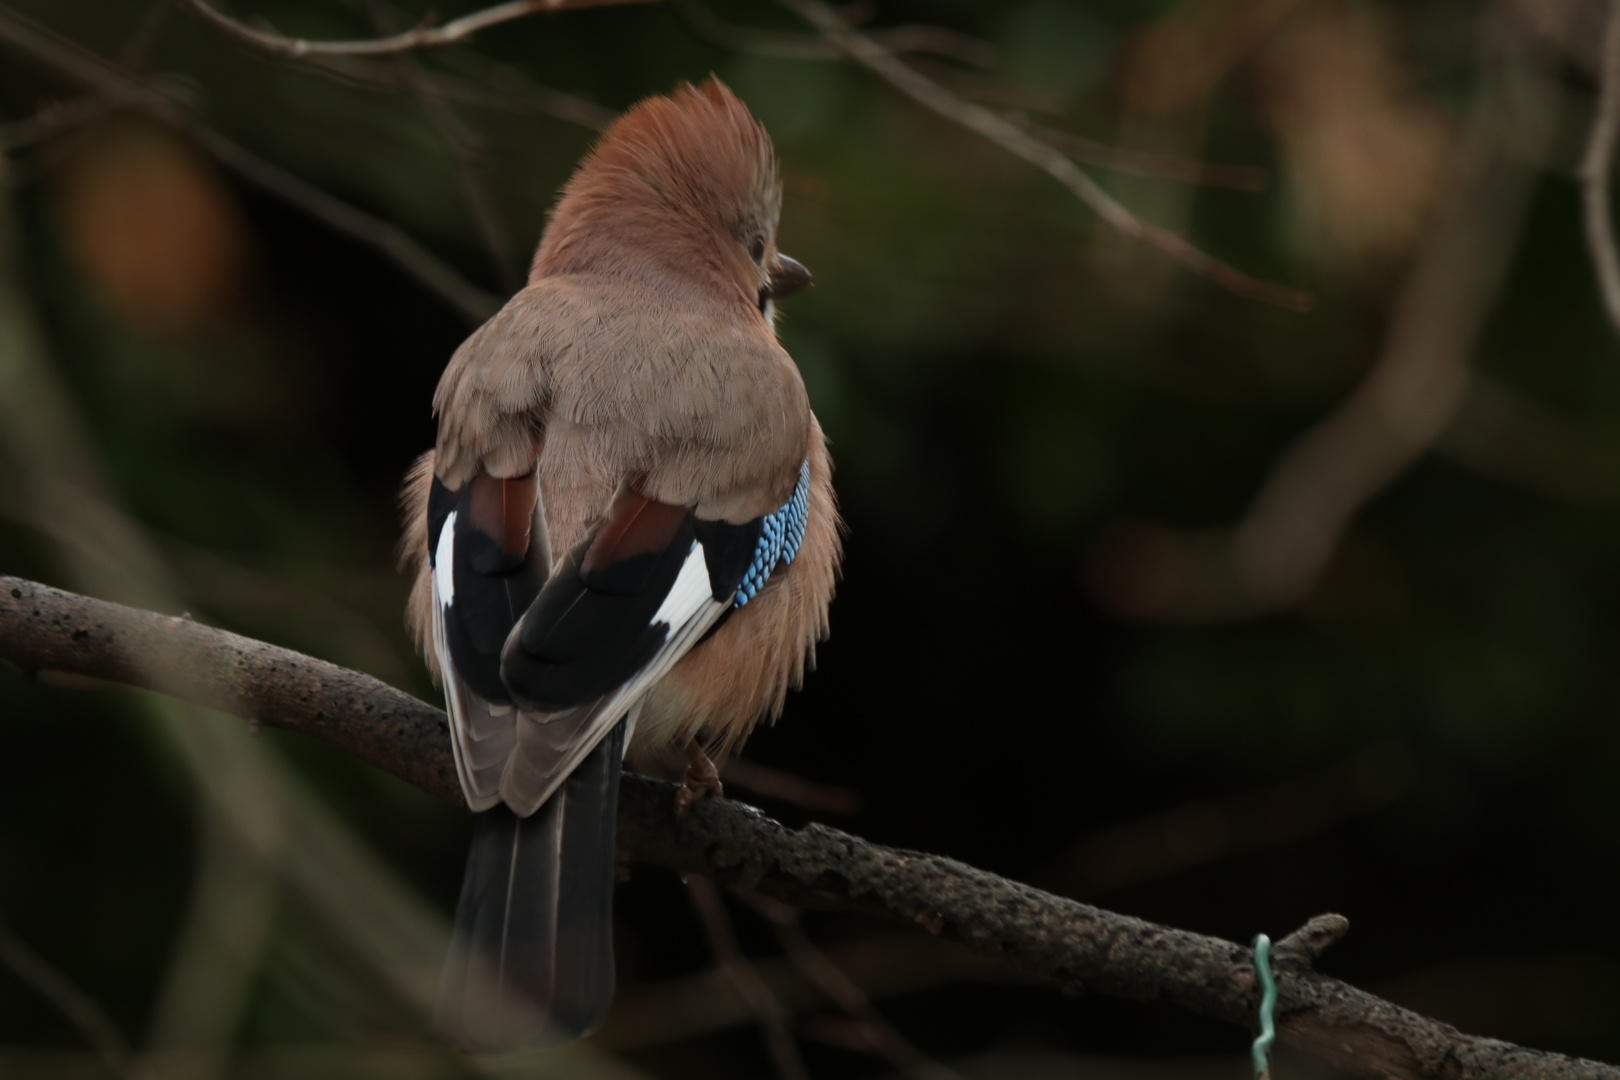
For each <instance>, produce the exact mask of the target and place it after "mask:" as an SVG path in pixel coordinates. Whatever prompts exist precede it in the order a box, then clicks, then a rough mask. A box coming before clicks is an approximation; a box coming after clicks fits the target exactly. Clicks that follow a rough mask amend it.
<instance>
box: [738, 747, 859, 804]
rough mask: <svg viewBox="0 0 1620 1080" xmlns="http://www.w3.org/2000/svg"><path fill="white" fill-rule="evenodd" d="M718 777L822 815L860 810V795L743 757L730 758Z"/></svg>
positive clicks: (847, 789) (747, 789)
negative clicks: (816, 811)
mask: <svg viewBox="0 0 1620 1080" xmlns="http://www.w3.org/2000/svg"><path fill="white" fill-rule="evenodd" d="M720 776H721V778H722V779H724V780H725V782H726V783H728V784H736V785H737V786H738V787H740V788H742V789H743V790H745V791H752V792H753V793H754V794H756V795H764V796H766V797H768V798H772V799H781V800H782V801H783V802H785V803H792V804H793V805H794V806H800V807H803V808H804V809H806V810H818V811H820V812H821V813H824V814H853V813H855V812H856V811H857V810H859V809H860V807H861V797H860V795H859V794H858V793H856V792H854V791H851V790H850V789H849V788H845V787H834V786H833V785H831V784H820V783H817V782H816V781H814V780H806V779H805V778H804V777H802V776H795V775H793V774H792V773H789V772H783V771H782V770H781V769H773V768H771V767H770V766H769V765H761V764H760V763H759V762H757V761H749V760H747V759H746V758H732V759H731V760H730V761H727V762H724V763H722V764H721V766H720Z"/></svg>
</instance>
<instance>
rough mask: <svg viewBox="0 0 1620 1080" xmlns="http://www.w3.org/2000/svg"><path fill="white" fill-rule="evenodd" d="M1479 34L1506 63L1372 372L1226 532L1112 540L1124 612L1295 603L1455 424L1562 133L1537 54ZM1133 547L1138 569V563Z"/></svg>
mask: <svg viewBox="0 0 1620 1080" xmlns="http://www.w3.org/2000/svg"><path fill="white" fill-rule="evenodd" d="M1486 42H1487V45H1488V46H1489V47H1488V48H1487V49H1486V50H1485V56H1484V57H1483V59H1484V61H1485V62H1486V64H1487V65H1488V66H1489V67H1491V68H1493V69H1500V71H1501V74H1500V75H1498V76H1493V77H1491V78H1490V80H1489V81H1488V82H1487V84H1486V87H1485V88H1484V89H1483V90H1482V91H1481V92H1480V93H1479V95H1478V96H1477V98H1476V100H1475V102H1474V104H1473V108H1472V116H1471V118H1470V121H1469V125H1468V133H1467V135H1466V137H1465V139H1464V141H1463V145H1462V146H1461V147H1460V150H1459V153H1458V154H1457V158H1458V163H1457V171H1456V178H1455V185H1454V191H1453V193H1452V196H1451V198H1450V199H1449V200H1448V201H1447V203H1446V205H1445V206H1444V207H1443V208H1441V210H1440V211H1439V212H1438V213H1437V214H1436V217H1435V221H1434V223H1433V225H1432V226H1431V227H1430V229H1429V232H1428V234H1427V236H1426V237H1425V238H1424V241H1423V243H1422V245H1421V246H1420V248H1419V251H1418V253H1417V256H1416V258H1415V260H1414V262H1413V264H1412V266H1411V269H1410V270H1408V272H1407V275H1406V279H1405V281H1404V282H1403V283H1402V286H1401V289H1400V292H1399V294H1398V295H1397V297H1396V299H1395V303H1394V310H1393V312H1392V316H1391V319H1390V326H1389V332H1388V337H1387V340H1386V341H1385V342H1384V345H1383V348H1382V350H1381V354H1380V355H1379V357H1378V360H1377V362H1376V363H1375V364H1374V365H1373V367H1372V370H1371V371H1370V372H1369V373H1368V375H1367V377H1366V378H1365V379H1364V380H1363V381H1362V382H1361V384H1360V385H1359V386H1357V387H1356V388H1355V389H1354V390H1353V391H1352V392H1351V394H1350V395H1349V396H1348V397H1347V398H1346V399H1345V401H1344V402H1343V403H1342V404H1341V405H1340V406H1339V407H1338V408H1337V409H1335V410H1334V411H1333V412H1332V413H1331V414H1329V415H1328V416H1327V417H1326V418H1324V419H1323V420H1322V421H1321V422H1319V423H1318V424H1317V425H1316V426H1315V427H1313V428H1311V429H1310V430H1308V431H1307V432H1305V433H1304V435H1302V436H1301V437H1300V438H1299V439H1298V440H1297V441H1296V442H1295V443H1294V444H1293V445H1292V446H1290V447H1289V448H1288V449H1287V450H1286V451H1285V452H1284V453H1283V454H1282V455H1281V456H1280V457H1279V458H1278V460H1277V462H1276V463H1275V464H1274V465H1273V466H1272V468H1271V471H1270V473H1269V475H1268V476H1267V477H1266V479H1265V481H1264V483H1263V484H1262V485H1261V487H1260V490H1259V491H1258V492H1257V493H1256V494H1255V497H1254V499H1253V501H1252V502H1251V503H1250V505H1249V507H1248V509H1247V510H1246V511H1245V514H1244V517H1243V519H1242V520H1241V521H1239V522H1238V523H1237V524H1236V525H1235V526H1234V527H1233V528H1232V529H1231V530H1230V531H1223V532H1219V533H1213V534H1207V535H1198V534H1182V533H1176V532H1173V531H1171V530H1168V529H1162V528H1159V527H1157V526H1146V527H1144V528H1142V529H1141V530H1140V533H1139V534H1138V535H1137V536H1135V537H1132V538H1129V539H1128V540H1127V542H1124V543H1121V544H1119V545H1118V547H1117V550H1115V551H1113V552H1109V551H1108V550H1107V545H1106V544H1105V545H1103V547H1102V548H1100V549H1099V552H1100V553H1099V558H1098V560H1097V565H1095V566H1094V568H1093V580H1094V585H1095V587H1096V588H1097V590H1098V592H1099V593H1100V594H1101V595H1102V598H1103V599H1104V601H1105V602H1106V603H1108V604H1109V605H1110V606H1112V607H1114V608H1115V609H1116V610H1117V611H1119V612H1120V613H1122V614H1126V615H1130V616H1132V617H1137V618H1144V619H1157V620H1163V621H1172V622H1204V621H1215V620H1224V619H1241V618H1249V617H1252V616H1255V615H1257V614H1261V613H1265V612H1270V611H1276V610H1280V609H1285V608H1288V607H1290V606H1292V605H1294V604H1297V603H1299V602H1300V601H1301V600H1303V599H1304V598H1305V597H1307V596H1308V595H1309V594H1310V592H1311V590H1312V589H1313V588H1314V587H1315V585H1316V583H1317V582H1318V581H1319V580H1320V578H1321V575H1322V573H1323V571H1324V570H1325V569H1326V568H1327V566H1328V565H1329V563H1330V561H1331V560H1332V558H1333V556H1334V553H1335V552H1336V551H1337V550H1338V548H1339V545H1340V541H1341V539H1342V537H1343V536H1344V533H1345V531H1346V530H1347V529H1348V528H1349V526H1350V524H1351V522H1353V521H1354V520H1355V518H1356V515H1358V514H1359V513H1360V512H1361V509H1362V507H1364V506H1365V505H1366V504H1367V503H1368V502H1369V501H1370V500H1372V499H1373V498H1374V497H1376V496H1377V495H1378V493H1379V492H1381V491H1383V490H1384V489H1385V488H1386V487H1387V486H1388V485H1389V484H1391V483H1392V482H1393V481H1394V480H1395V479H1396V478H1397V477H1399V476H1400V475H1401V474H1402V473H1403V472H1405V470H1406V469H1407V468H1409V467H1410V466H1411V464H1412V463H1413V462H1414V461H1416V460H1418V459H1419V458H1420V457H1422V456H1423V455H1424V454H1426V453H1427V452H1429V450H1430V449H1431V448H1432V447H1433V446H1434V444H1435V442H1436V440H1438V439H1439V438H1440V436H1441V434H1442V433H1443V432H1444V431H1445V430H1446V428H1447V426H1448V425H1449V424H1450V423H1451V420H1452V418H1453V417H1454V416H1455V415H1456V412H1457V409H1458V407H1459V405H1460V404H1461V402H1462V401H1463V400H1464V399H1465V397H1466V395H1467V393H1468V389H1469V385H1470V381H1471V379H1472V373H1471V371H1470V366H1469V365H1470V361H1471V360H1472V358H1473V352H1474V346H1475V342H1476V341H1477V339H1478V337H1479V334H1480V333H1481V330H1482V328H1483V327H1484V324H1485V320H1486V318H1487V316H1488V315H1489V314H1490V311H1491V306H1492V303H1493V302H1494V300H1495V297H1496V295H1497V293H1498V291H1499V290H1500V289H1501V287H1502V284H1503V282H1504V280H1505V279H1506V275H1507V272H1508V269H1509V266H1510V265H1511V262H1512V257H1513V254H1514V251H1515V248H1516V245H1517V243H1518V236H1519V230H1520V227H1521V225H1522V223H1523V218H1524V213H1525V208H1526V206H1527V205H1528V200H1529V197H1530V194H1531V191H1532V189H1533V182H1534V171H1533V169H1532V168H1531V167H1530V166H1531V164H1532V163H1534V162H1538V161H1540V160H1542V159H1543V158H1544V156H1545V154H1546V152H1547V150H1548V147H1549V142H1550V138H1551V133H1552V132H1554V131H1555V130H1556V125H1555V124H1554V123H1553V122H1552V119H1553V108H1554V99H1553V97H1552V95H1551V93H1550V91H1549V86H1548V82H1547V79H1546V77H1545V75H1544V74H1543V73H1542V72H1541V71H1539V70H1538V67H1537V61H1536V58H1535V55H1534V54H1533V53H1529V52H1528V51H1527V50H1526V49H1525V47H1524V45H1523V44H1522V43H1521V42H1520V41H1519V40H1518V39H1517V38H1515V37H1514V36H1513V34H1512V33H1511V31H1510V30H1508V29H1507V28H1506V27H1504V26H1502V25H1501V24H1500V23H1499V22H1494V21H1493V25H1490V26H1488V28H1487V30H1486ZM1133 551H1134V552H1136V553H1137V554H1136V555H1133V554H1132V552H1133ZM1138 555H1139V556H1140V557H1141V563H1142V565H1140V566H1137V567H1131V566H1130V565H1129V563H1130V562H1131V560H1132V559H1133V558H1136V557H1137V556H1138ZM1110 564H1113V565H1110ZM1133 579H1135V580H1133Z"/></svg>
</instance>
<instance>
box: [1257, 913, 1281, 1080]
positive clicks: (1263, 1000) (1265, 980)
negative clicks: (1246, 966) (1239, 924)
mask: <svg viewBox="0 0 1620 1080" xmlns="http://www.w3.org/2000/svg"><path fill="white" fill-rule="evenodd" d="M1254 974H1255V977H1256V978H1258V979H1259V980H1260V1034H1259V1035H1257V1036H1255V1039H1254V1050H1253V1053H1254V1075H1255V1077H1256V1078H1257V1080H1268V1078H1269V1077H1270V1075H1271V1064H1270V1059H1271V1044H1272V1043H1274V1042H1276V1041H1277V1025H1276V1022H1275V1021H1274V1020H1273V1017H1272V1014H1273V1013H1274V1012H1276V1009H1277V982H1276V980H1275V979H1273V978H1272V977H1271V939H1270V938H1268V937H1267V936H1266V935H1264V934H1256V935H1255V936H1254Z"/></svg>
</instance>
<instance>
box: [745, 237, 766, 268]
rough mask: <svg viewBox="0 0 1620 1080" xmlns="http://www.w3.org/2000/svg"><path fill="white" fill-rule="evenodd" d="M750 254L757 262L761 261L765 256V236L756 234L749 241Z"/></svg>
mask: <svg viewBox="0 0 1620 1080" xmlns="http://www.w3.org/2000/svg"><path fill="white" fill-rule="evenodd" d="M748 254H749V255H750V256H751V257H752V258H753V260H754V261H755V262H759V260H761V259H763V258H764V257H765V238H764V237H763V236H756V237H754V238H753V239H752V240H750V241H748Z"/></svg>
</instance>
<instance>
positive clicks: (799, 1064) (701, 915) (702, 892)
mask: <svg viewBox="0 0 1620 1080" xmlns="http://www.w3.org/2000/svg"><path fill="white" fill-rule="evenodd" d="M686 888H687V895H688V896H689V897H690V898H691V900H692V909H693V910H694V911H696V912H697V916H698V922H699V923H701V924H702V925H703V935H704V937H706V938H707V939H708V941H709V949H710V951H712V952H713V953H714V959H715V963H716V964H718V965H719V967H720V970H721V971H723V972H725V974H726V978H727V979H729V980H730V981H731V985H732V988H733V989H735V990H736V991H737V996H738V997H740V998H742V999H743V1001H744V1002H745V1003H746V1004H747V1005H748V1008H749V1010H750V1011H752V1012H753V1014H754V1016H755V1018H756V1019H758V1020H759V1026H760V1027H761V1028H762V1029H763V1030H764V1032H765V1047H766V1049H767V1050H769V1051H770V1054H771V1060H772V1061H773V1062H775V1063H776V1073H777V1075H778V1076H780V1077H782V1080H810V1069H809V1067H807V1066H806V1065H805V1063H804V1057H803V1056H802V1055H801V1054H800V1053H799V1045H798V1043H796V1042H794V1041H793V1027H792V1023H793V1017H792V1015H791V1014H789V1012H788V1011H787V1009H786V1008H784V1007H783V1005H782V1002H781V1001H780V1000H779V999H778V998H777V996H776V995H775V994H773V993H772V992H771V988H770V986H769V985H767V984H766V982H765V980H764V979H762V978H760V975H759V972H758V971H756V970H755V969H754V965H753V963H752V962H750V961H749V959H748V957H747V956H745V955H744V954H743V951H742V947H741V946H740V945H738V944H737V933H736V931H735V930H734V929H733V928H732V925H731V914H730V913H729V912H727V911H726V902H725V898H724V897H722V896H721V895H720V890H719V889H717V888H716V887H715V885H714V882H712V881H710V880H708V879H707V878H692V879H691V880H689V881H688V882H687V883H686Z"/></svg>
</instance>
